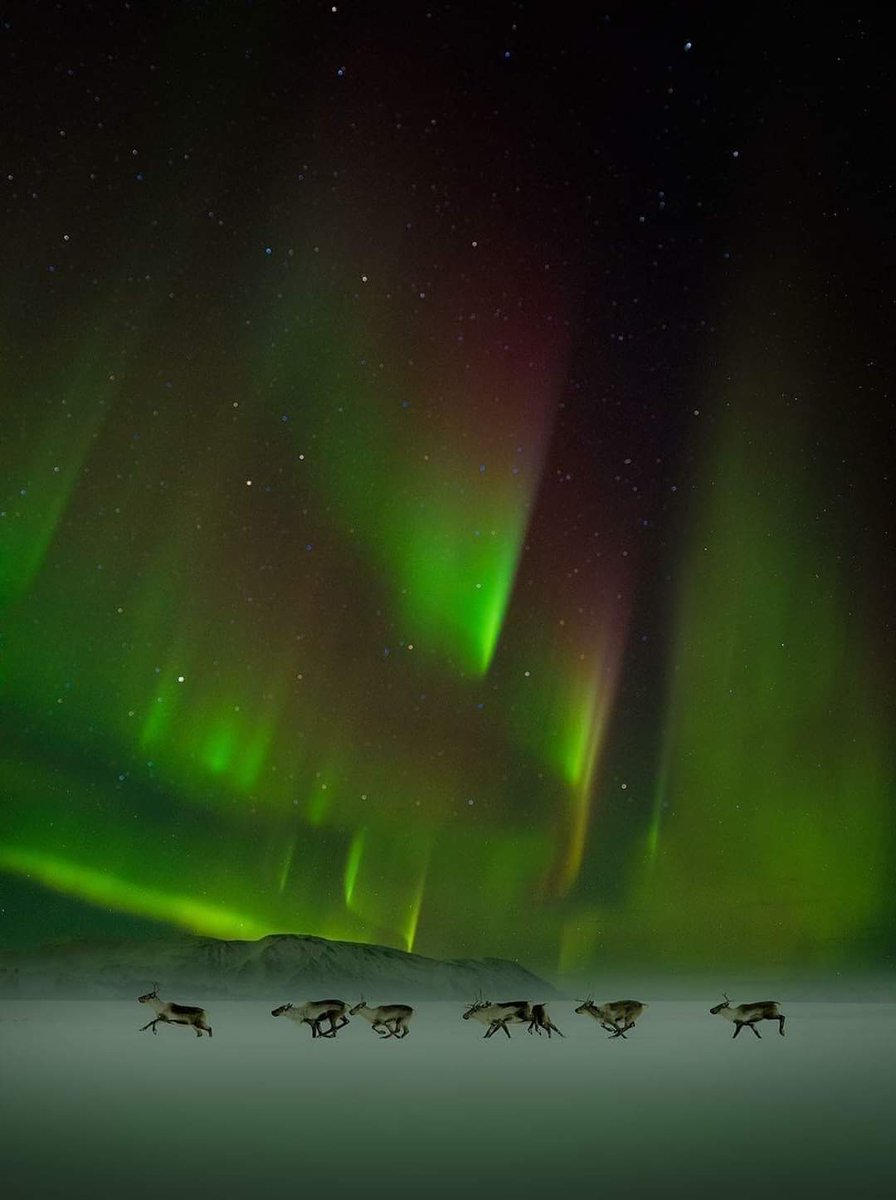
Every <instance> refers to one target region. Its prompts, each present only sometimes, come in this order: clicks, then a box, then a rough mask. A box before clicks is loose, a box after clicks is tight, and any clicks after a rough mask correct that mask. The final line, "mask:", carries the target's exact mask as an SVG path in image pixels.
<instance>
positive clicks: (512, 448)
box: [262, 284, 561, 676]
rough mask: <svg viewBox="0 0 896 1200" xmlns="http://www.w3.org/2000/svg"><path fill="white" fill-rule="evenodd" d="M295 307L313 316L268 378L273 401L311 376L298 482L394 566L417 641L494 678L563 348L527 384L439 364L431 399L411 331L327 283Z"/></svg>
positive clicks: (275, 357)
mask: <svg viewBox="0 0 896 1200" xmlns="http://www.w3.org/2000/svg"><path fill="white" fill-rule="evenodd" d="M297 307H299V309H300V311H301V314H302V315H301V316H300V317H299V318H296V320H295V322H294V323H293V324H292V325H291V326H290V327H289V328H288V329H286V330H283V329H280V330H278V333H277V336H276V338H275V339H274V340H273V344H272V345H269V346H267V347H266V348H265V351H264V354H263V367H262V370H263V372H264V375H265V376H266V378H267V380H268V390H269V391H270V392H271V393H272V394H273V395H275V396H279V395H280V394H281V393H282V394H283V395H284V396H287V395H290V394H292V392H293V390H294V388H295V383H296V381H297V380H301V381H302V394H303V406H304V412H305V413H306V414H307V416H306V417H305V419H304V420H303V421H302V422H301V424H298V423H296V425H295V427H294V436H295V438H296V450H297V452H298V453H299V454H300V455H301V466H300V467H298V468H297V470H298V474H299V475H300V477H301V478H303V479H305V478H307V479H308V480H309V481H310V482H311V483H312V484H313V486H314V487H315V489H316V490H317V491H318V493H319V494H320V495H322V496H326V497H327V501H328V503H329V504H331V505H332V506H333V511H334V513H336V514H338V517H339V519H340V521H341V522H342V523H343V524H344V525H346V526H349V527H350V529H351V531H352V534H353V536H355V535H357V536H358V537H359V538H360V539H361V545H362V546H363V548H364V552H365V553H366V554H367V555H368V556H369V557H370V559H371V561H373V562H374V563H375V564H376V565H377V567H378V568H379V569H382V570H384V571H385V573H386V574H385V579H386V581H387V583H388V584H389V586H390V588H391V593H392V596H393V598H394V603H395V607H396V610H397V612H398V615H399V618H400V620H401V623H402V628H403V632H404V634H405V636H406V638H407V640H409V641H412V642H414V643H416V644H419V645H421V646H425V647H427V648H428V649H433V650H435V651H437V652H438V653H439V654H440V655H444V656H446V657H449V658H451V659H453V660H455V661H456V662H457V664H458V665H459V666H460V668H461V669H462V670H464V671H465V672H468V673H470V674H472V675H477V676H481V675H483V674H484V673H485V672H486V671H487V670H488V668H489V666H490V664H491V662H492V659H493V657H494V653H495V648H496V646H497V644H498V639H499V637H500V634H501V629H502V626H503V622H504V619H505V615H506V612H507V607H508V603H509V599H510V595H511V592H512V589H513V586H514V580H515V577H516V570H517V565H518V562H519V556H520V552H521V549H522V543H523V538H524V536H525V530H526V526H527V522H528V519H529V513H530V509H531V506H532V502H533V499H534V495H535V492H536V489H537V487H538V482H539V479H540V474H541V467H542V462H543V457H544V453H545V450H546V441H547V432H548V427H549V424H550V421H551V419H552V413H553V407H554V403H555V392H556V388H557V382H556V376H557V370H558V367H557V360H558V359H559V358H560V357H561V356H560V354H559V351H558V348H557V347H553V348H550V349H544V350H536V349H531V348H530V355H531V361H530V362H528V363H527V364H526V366H527V369H526V371H525V373H524V374H523V375H522V377H521V376H520V369H519V367H518V366H517V367H514V368H513V369H511V365H510V363H511V360H510V359H509V357H508V364H507V365H506V366H505V367H504V368H502V370H501V371H500V372H496V370H495V367H494V365H493V364H489V365H488V368H487V369H486V368H485V365H484V364H483V369H482V372H481V375H480V376H478V377H477V374H476V372H475V370H474V371H473V372H470V371H469V364H466V365H464V364H462V363H454V362H449V363H445V364H441V366H440V370H444V373H445V374H444V377H440V382H439V391H440V395H439V397H438V401H439V402H438V403H434V402H433V401H432V395H431V393H432V391H433V388H434V384H433V382H432V379H431V377H430V375H429V374H427V372H426V370H425V366H423V367H420V366H415V367H410V366H408V365H407V358H406V351H403V352H402V354H401V355H397V354H396V353H395V351H394V350H393V348H392V347H393V343H394V344H396V345H401V344H403V342H404V340H405V337H406V332H405V331H402V332H401V333H399V331H398V330H397V329H391V328H389V327H388V325H387V324H384V322H383V318H382V313H378V314H377V318H376V319H373V318H371V317H368V320H367V321H365V319H364V317H363V315H362V310H361V309H360V308H359V307H358V306H342V307H337V306H336V305H334V304H333V303H332V302H331V301H330V300H329V299H328V298H327V288H326V286H325V285H323V284H320V285H318V287H317V288H314V287H308V288H307V289H306V291H305V293H304V294H303V296H302V298H301V300H300V301H299V302H298V303H297ZM536 340H537V339H536ZM396 360H399V361H402V362H404V364H405V365H403V366H401V367H399V366H397V365H394V364H395V363H396ZM374 363H378V364H379V366H378V367H376V368H374V367H373V364H374ZM387 364H390V365H389V366H388V367H387ZM443 391H444V393H445V394H444V395H442V394H441V393H442V392H443ZM497 392H500V393H502V395H501V396H500V397H499V396H498V395H496V394H495V393H497ZM276 403H277V404H278V412H279V411H280V410H281V409H282V408H283V407H286V406H287V401H286V400H285V399H283V398H278V399H277V401H276ZM435 413H438V414H439V416H438V417H437V418H435V417H434V414H435ZM446 414H447V417H446ZM309 429H311V430H313V435H309V433H308V430H309Z"/></svg>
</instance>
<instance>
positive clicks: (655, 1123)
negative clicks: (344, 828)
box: [0, 996, 896, 1200]
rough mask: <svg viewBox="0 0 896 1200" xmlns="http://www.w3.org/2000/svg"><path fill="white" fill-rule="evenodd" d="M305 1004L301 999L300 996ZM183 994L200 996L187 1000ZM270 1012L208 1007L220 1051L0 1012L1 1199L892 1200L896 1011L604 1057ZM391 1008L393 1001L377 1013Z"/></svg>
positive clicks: (688, 1024) (664, 1034) (719, 1025)
mask: <svg viewBox="0 0 896 1200" xmlns="http://www.w3.org/2000/svg"><path fill="white" fill-rule="evenodd" d="M302 998H303V997H298V996H296V997H293V999H294V1000H299V999H302ZM181 999H185V1000H188V1001H189V1000H190V999H192V998H191V997H181ZM284 999H286V997H279V996H274V997H272V999H271V1002H270V1003H267V1004H265V1003H264V1002H257V1003H256V1002H236V1001H219V1002H217V1003H214V1004H212V1003H209V1004H208V1005H207V1008H208V1012H209V1017H210V1020H211V1023H212V1026H213V1028H214V1037H213V1038H212V1039H211V1040H209V1039H207V1038H202V1039H198V1038H196V1037H195V1035H194V1034H193V1032H192V1031H191V1030H188V1029H184V1028H177V1027H174V1026H160V1027H159V1032H158V1036H155V1037H154V1036H153V1035H152V1033H151V1032H149V1031H147V1032H146V1033H138V1032H137V1030H138V1028H139V1026H140V1025H142V1024H144V1023H145V1022H146V1021H148V1020H149V1019H150V1017H151V1015H152V1014H151V1013H150V1012H149V1011H148V1010H147V1009H146V1007H145V1006H141V1005H138V1004H137V1003H136V1002H134V1003H130V1004H129V1003H118V1002H96V1003H87V1002H76V1001H73V1002H69V1003H66V1002H56V1001H35V1002H31V1003H28V1002H26V1001H22V1000H16V1001H13V1000H5V1001H0V1163H2V1171H0V1178H2V1186H3V1191H4V1195H5V1196H7V1197H10V1200H19V1198H20V1197H21V1198H25V1197H28V1198H32V1197H33V1198H35V1200H40V1198H43V1197H60V1198H62V1197H65V1198H66V1200H75V1198H80V1197H92V1198H94V1200H102V1198H103V1197H107V1196H109V1197H112V1196H114V1197H119V1196H127V1197H128V1198H129V1200H130V1198H142V1197H147V1198H149V1197H152V1198H153V1200H169V1198H174V1197H177V1198H180V1197H190V1198H191V1200H197V1198H199V1197H203V1196H214V1197H215V1198H216V1200H231V1198H234V1200H235V1198H237V1197H239V1198H242V1197H246V1198H250V1197H251V1198H256V1197H257V1198H259V1200H279V1198H281V1197H290V1198H291V1200H292V1198H295V1197H298V1196H301V1195H303V1194H308V1193H310V1192H322V1193H325V1194H326V1196H327V1197H328V1200H332V1198H334V1197H343V1196H346V1197H348V1196H358V1197H360V1198H362V1200H367V1198H369V1197H381V1196H387V1195H389V1196H400V1197H420V1198H421V1200H423V1198H424V1197H425V1198H430V1197H443V1196H444V1197H458V1198H461V1197H464V1198H473V1200H475V1198H478V1197H490V1198H491V1197H502V1198H503V1197H514V1200H520V1198H524V1197H528V1196H538V1197H545V1198H547V1197H549V1196H553V1195H558V1196H570V1197H577V1196H585V1197H589V1196H593V1195H600V1196H602V1197H610V1198H613V1197H617V1196H619V1197H629V1196H647V1195H653V1194H656V1193H659V1194H662V1195H665V1196H673V1197H678V1196H682V1197H692V1198H693V1197H704V1196H706V1197H710V1196H711V1197H713V1200H718V1198H719V1197H723V1198H724V1200H736V1198H738V1197H747V1196H752V1195H753V1194H754V1193H756V1192H757V1190H758V1191H760V1192H762V1193H763V1194H764V1195H765V1196H767V1197H769V1198H770V1200H772V1198H774V1197H777V1196H788V1197H793V1196H802V1195H806V1194H809V1193H810V1191H811V1193H812V1194H813V1195H814V1196H815V1197H826V1196H863V1197H872V1196H873V1197H878V1196H884V1195H886V1194H890V1193H891V1192H892V1191H893V1189H894V1187H896V1166H894V1164H896V1159H894V1156H893V1145H894V1123H893V1114H894V1112H896V1005H894V1004H833V1003H819V1002H815V1003H810V1002H804V1003H802V1004H798V1003H796V1004H784V1003H782V1008H783V1009H784V1011H785V1012H786V1014H787V1026H786V1028H787V1036H786V1037H784V1038H781V1037H779V1036H778V1033H777V1027H776V1026H775V1025H773V1024H771V1023H766V1024H765V1025H764V1026H762V1027H761V1028H762V1040H761V1041H759V1040H757V1039H756V1038H755V1037H753V1035H752V1034H751V1033H750V1031H749V1030H744V1031H743V1032H742V1033H741V1035H740V1036H739V1037H738V1039H737V1041H733V1040H732V1039H731V1033H732V1026H731V1025H730V1024H728V1023H727V1022H725V1021H724V1020H723V1019H722V1018H720V1017H711V1016H709V1015H708V1012H707V1010H708V1009H709V1007H710V1005H711V1004H712V1003H715V1002H716V1000H715V997H709V998H708V999H706V1000H701V999H695V1000H694V1001H691V1002H683V1001H676V1002H665V1003H664V1002H660V1001H657V1002H653V1003H651V1005H650V1007H649V1008H648V1009H647V1011H646V1013H645V1014H644V1016H643V1018H642V1019H641V1022H640V1024H639V1026H638V1028H637V1029H636V1030H634V1031H633V1032H632V1033H631V1034H630V1035H629V1036H628V1038H627V1039H625V1040H623V1039H621V1038H618V1039H615V1040H609V1039H608V1038H607V1036H606V1034H605V1033H604V1032H603V1031H602V1030H601V1029H600V1028H599V1027H598V1026H597V1025H596V1024H595V1023H594V1022H593V1021H591V1020H590V1019H589V1018H586V1017H579V1016H575V1015H573V1007H574V1005H573V1004H572V1003H569V1002H562V1001H556V1002H554V1003H553V1004H552V1005H551V1007H550V1012H551V1015H552V1017H553V1019H554V1021H555V1022H556V1024H557V1025H559V1027H560V1029H561V1030H562V1031H563V1032H564V1033H565V1034H566V1035H567V1036H566V1037H565V1039H560V1038H557V1037H554V1038H553V1039H551V1040H550V1041H548V1039H547V1038H546V1037H541V1038H539V1037H536V1036H535V1035H534V1034H533V1035H531V1036H530V1035H528V1034H527V1033H526V1030H525V1028H524V1027H515V1028H513V1029H512V1033H513V1036H512V1038H511V1039H510V1040H508V1039H507V1038H505V1037H504V1036H503V1035H501V1034H497V1035H496V1036H495V1037H493V1038H491V1039H489V1040H488V1041H484V1040H483V1039H482V1033H483V1028H482V1026H480V1025H477V1024H475V1023H474V1022H472V1021H463V1020H461V1019H460V1015H461V1012H462V1011H463V1009H462V1006H461V1005H459V1004H456V1003H428V1004H421V1005H419V1006H418V1008H417V1012H416V1015H415V1017H414V1021H413V1023H412V1027H411V1034H410V1036H408V1037H407V1038H405V1039H404V1040H403V1041H398V1040H395V1039H389V1040H380V1039H379V1038H378V1037H377V1036H376V1035H375V1034H374V1033H373V1032H372V1031H371V1029H370V1026H369V1025H368V1024H367V1023H366V1022H363V1021H361V1020H360V1019H355V1020H353V1021H352V1023H351V1025H350V1026H348V1027H347V1028H346V1029H344V1030H343V1031H342V1032H341V1033H340V1035H339V1037H338V1038H336V1039H320V1040H316V1041H312V1039H311V1036H310V1031H309V1030H308V1029H307V1027H306V1028H301V1029H300V1028H297V1027H296V1026H295V1025H294V1024H293V1023H291V1022H288V1021H286V1020H284V1019H282V1018H281V1019H277V1020H275V1019H273V1018H272V1017H271V1016H270V1009H271V1008H272V1007H274V1005H275V1004H277V1003H281V1002H282V1001H283V1000H284ZM371 999H372V1002H376V1000H377V999H382V1000H388V999H391V998H390V997H381V998H371Z"/></svg>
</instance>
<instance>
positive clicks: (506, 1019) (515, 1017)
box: [463, 998, 537, 1038]
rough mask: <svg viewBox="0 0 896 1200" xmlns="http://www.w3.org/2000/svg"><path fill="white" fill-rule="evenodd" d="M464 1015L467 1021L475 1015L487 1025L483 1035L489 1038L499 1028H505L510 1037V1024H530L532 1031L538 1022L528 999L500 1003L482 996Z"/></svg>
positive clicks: (474, 1017) (530, 1030)
mask: <svg viewBox="0 0 896 1200" xmlns="http://www.w3.org/2000/svg"><path fill="white" fill-rule="evenodd" d="M463 1016H464V1020H465V1021H469V1019H470V1018H471V1017H473V1019H474V1020H476V1021H481V1022H482V1024H483V1025H487V1026H488V1029H487V1030H486V1031H485V1033H484V1034H483V1037H487V1038H489V1037H491V1036H492V1034H494V1033H497V1031H498V1030H499V1029H503V1030H504V1032H505V1033H506V1034H507V1036H508V1037H510V1030H509V1029H508V1028H507V1026H508V1025H509V1024H513V1025H526V1024H528V1025H529V1032H530V1033H531V1032H532V1026H533V1024H537V1022H536V1021H535V1020H534V1018H533V1016H532V1009H531V1008H530V1006H529V1001H528V1000H503V1001H501V1002H500V1003H498V1004H492V1002H491V1001H490V1000H483V999H481V998H480V999H479V1000H474V1001H473V1003H472V1004H471V1005H470V1007H469V1008H468V1009H467V1011H466V1012H465V1013H464V1015H463Z"/></svg>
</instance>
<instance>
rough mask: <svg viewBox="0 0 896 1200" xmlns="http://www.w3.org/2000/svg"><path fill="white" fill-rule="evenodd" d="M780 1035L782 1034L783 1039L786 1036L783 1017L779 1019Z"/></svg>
mask: <svg viewBox="0 0 896 1200" xmlns="http://www.w3.org/2000/svg"><path fill="white" fill-rule="evenodd" d="M778 1033H780V1035H781V1037H783V1036H784V1018H783V1017H778Z"/></svg>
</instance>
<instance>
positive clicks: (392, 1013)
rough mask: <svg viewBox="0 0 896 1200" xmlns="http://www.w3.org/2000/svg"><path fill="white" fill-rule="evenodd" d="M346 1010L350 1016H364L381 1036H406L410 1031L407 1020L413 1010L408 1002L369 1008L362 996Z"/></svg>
mask: <svg viewBox="0 0 896 1200" xmlns="http://www.w3.org/2000/svg"><path fill="white" fill-rule="evenodd" d="M348 1011H349V1015H350V1016H352V1017H354V1016H356V1015H357V1016H361V1017H364V1019H365V1020H366V1021H369V1022H370V1025H371V1028H372V1029H373V1031H374V1033H378V1034H379V1036H380V1037H383V1038H390V1037H397V1038H405V1037H407V1036H408V1033H409V1032H410V1030H409V1029H408V1022H409V1021H410V1019H411V1017H412V1016H413V1015H414V1010H413V1009H412V1008H411V1006H410V1005H409V1004H381V1005H380V1006H379V1007H378V1008H371V1007H370V1005H369V1004H368V1003H367V1001H366V1000H365V999H364V997H363V996H362V997H361V999H360V1001H359V1002H358V1003H357V1004H356V1005H355V1006H354V1007H353V1008H350V1009H349V1010H348Z"/></svg>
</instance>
